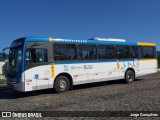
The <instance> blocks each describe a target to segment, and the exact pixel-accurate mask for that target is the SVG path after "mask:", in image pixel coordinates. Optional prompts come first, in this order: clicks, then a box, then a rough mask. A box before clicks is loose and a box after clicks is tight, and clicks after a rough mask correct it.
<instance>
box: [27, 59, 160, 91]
mask: <svg viewBox="0 0 160 120" xmlns="http://www.w3.org/2000/svg"><path fill="white" fill-rule="evenodd" d="M143 66H146V67H145V68H144V67H143ZM128 68H132V69H134V71H135V75H136V77H138V76H142V75H146V74H149V73H155V72H156V71H157V69H156V60H154V59H153V60H127V61H125V60H119V61H118V60H114V62H113V61H108V62H107V61H105V62H103V61H101V62H90V63H84V62H72V63H71V64H70V63H69V62H56V63H55V66H54V71H55V72H54V75H55V76H54V77H52V76H51V65H44V66H39V67H34V68H31V69H29V70H27V71H25V91H33V90H40V89H48V88H53V86H54V80H55V78H56V76H57V75H59V74H61V73H68V74H70V75H71V77H72V80H73V85H78V84H85V83H93V82H101V81H109V80H117V79H124V78H125V72H126V70H127V69H128ZM36 75H38V76H36Z"/></svg>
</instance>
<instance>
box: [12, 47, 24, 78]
mask: <svg viewBox="0 0 160 120" xmlns="http://www.w3.org/2000/svg"><path fill="white" fill-rule="evenodd" d="M21 65H22V48H17V47H16V48H11V49H10V53H9V74H12V75H15V74H17V73H18V72H19V71H20V69H21Z"/></svg>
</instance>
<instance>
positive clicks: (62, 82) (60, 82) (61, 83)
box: [59, 79, 67, 90]
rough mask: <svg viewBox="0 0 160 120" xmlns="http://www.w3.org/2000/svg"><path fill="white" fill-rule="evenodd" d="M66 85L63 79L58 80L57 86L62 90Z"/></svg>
mask: <svg viewBox="0 0 160 120" xmlns="http://www.w3.org/2000/svg"><path fill="white" fill-rule="evenodd" d="M66 86H67V83H66V81H65V80H63V79H62V80H60V81H59V88H60V89H61V90H64V89H65V88H66Z"/></svg>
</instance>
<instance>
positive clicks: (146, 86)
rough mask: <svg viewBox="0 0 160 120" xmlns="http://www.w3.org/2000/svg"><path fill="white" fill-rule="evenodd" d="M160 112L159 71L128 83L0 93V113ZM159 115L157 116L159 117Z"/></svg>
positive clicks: (117, 82)
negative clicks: (61, 91)
mask: <svg viewBox="0 0 160 120" xmlns="http://www.w3.org/2000/svg"><path fill="white" fill-rule="evenodd" d="M34 110H36V111H37V110H38V111H160V72H158V73H156V74H151V75H147V76H143V77H140V78H138V79H136V81H135V82H133V83H131V84H125V83H123V82H122V81H120V80H118V81H109V82H101V83H93V84H87V85H79V86H75V87H74V89H73V90H71V91H69V92H66V93H61V94H57V93H55V92H54V90H53V89H49V90H41V91H35V92H29V93H20V92H16V91H12V90H0V111H34ZM159 116H160V115H159Z"/></svg>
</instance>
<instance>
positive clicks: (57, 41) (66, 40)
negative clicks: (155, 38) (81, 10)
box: [25, 37, 156, 46]
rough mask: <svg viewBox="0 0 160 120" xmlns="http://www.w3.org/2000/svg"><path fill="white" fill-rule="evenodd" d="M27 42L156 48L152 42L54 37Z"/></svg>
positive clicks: (33, 39) (33, 38)
mask: <svg viewBox="0 0 160 120" xmlns="http://www.w3.org/2000/svg"><path fill="white" fill-rule="evenodd" d="M25 41H40V42H41V41H44V42H45V41H46V42H47V41H49V42H55V43H78V44H102V45H103V44H104V45H105V44H109V45H139V46H156V44H155V43H152V42H126V41H118V40H117V41H115V40H114V41H112V40H109V41H107V40H91V39H89V40H87V39H86V40H82V39H61V38H52V37H25Z"/></svg>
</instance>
